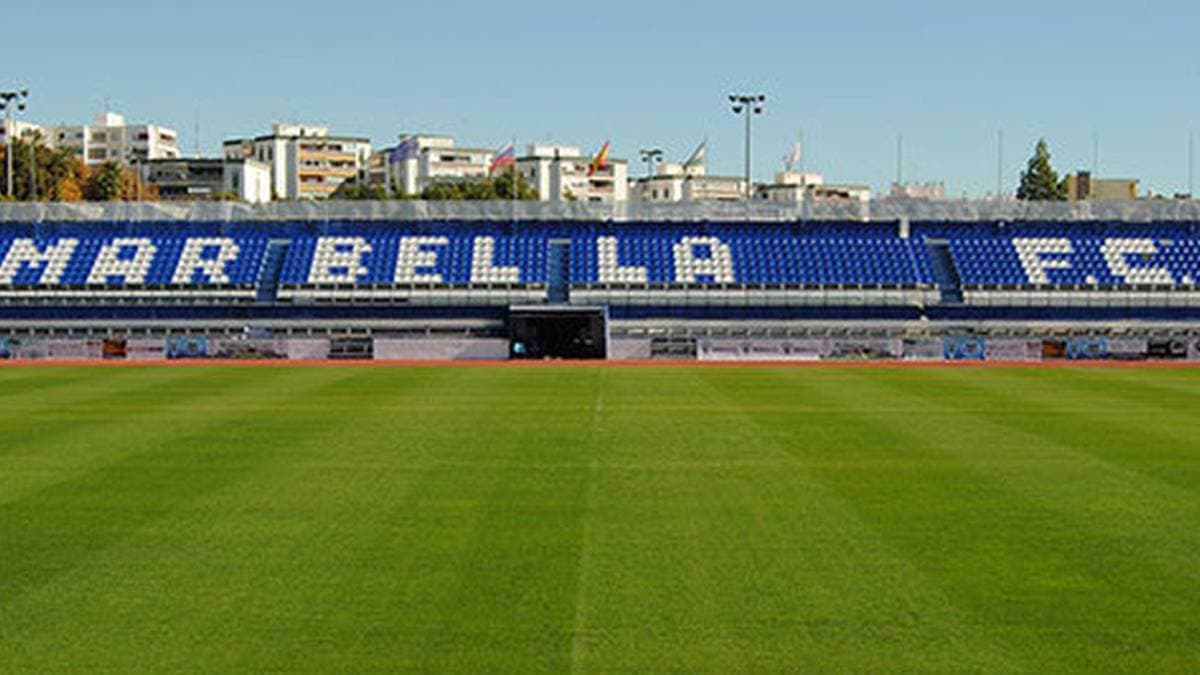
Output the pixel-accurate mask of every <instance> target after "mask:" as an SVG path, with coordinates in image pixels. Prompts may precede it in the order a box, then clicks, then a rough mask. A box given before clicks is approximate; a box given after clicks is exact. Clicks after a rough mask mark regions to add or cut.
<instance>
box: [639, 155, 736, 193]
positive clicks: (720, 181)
mask: <svg viewBox="0 0 1200 675" xmlns="http://www.w3.org/2000/svg"><path fill="white" fill-rule="evenodd" d="M632 194H633V196H634V198H635V199H638V200H641V201H646V202H700V201H736V200H739V199H745V198H746V181H745V179H744V178H742V177H741V176H709V175H707V173H706V171H705V168H704V166H703V165H697V166H690V167H685V166H683V165H680V164H674V163H664V164H659V165H658V167H657V170H656V171H655V174H654V175H653V176H649V177H645V178H638V179H636V180H635V181H634V185H633V190H632Z"/></svg>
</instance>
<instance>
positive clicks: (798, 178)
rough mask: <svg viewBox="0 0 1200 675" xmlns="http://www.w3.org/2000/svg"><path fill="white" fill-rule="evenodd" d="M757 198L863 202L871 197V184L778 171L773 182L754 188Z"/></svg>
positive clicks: (818, 175) (773, 200) (793, 200)
mask: <svg viewBox="0 0 1200 675" xmlns="http://www.w3.org/2000/svg"><path fill="white" fill-rule="evenodd" d="M756 194H757V197H758V198H759V199H765V200H767V201H772V202H803V201H822V200H851V201H860V202H865V201H869V200H870V199H871V186H869V185H856V184H837V183H826V182H825V176H823V175H822V174H819V173H803V172H799V171H780V172H778V173H776V174H775V182H774V183H771V184H770V185H760V186H758V187H757V188H756Z"/></svg>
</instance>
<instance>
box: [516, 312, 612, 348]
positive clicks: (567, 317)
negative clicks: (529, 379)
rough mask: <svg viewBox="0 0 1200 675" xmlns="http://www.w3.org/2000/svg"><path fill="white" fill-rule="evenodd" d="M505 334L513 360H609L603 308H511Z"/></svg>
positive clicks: (606, 325)
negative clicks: (507, 336)
mask: <svg viewBox="0 0 1200 675" xmlns="http://www.w3.org/2000/svg"><path fill="white" fill-rule="evenodd" d="M508 331H509V356H510V357H511V358H514V359H603V358H607V356H608V313H607V312H606V311H605V309H604V308H602V307H547V306H538V307H513V308H512V309H510V310H509V313H508Z"/></svg>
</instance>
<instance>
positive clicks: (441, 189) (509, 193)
mask: <svg viewBox="0 0 1200 675" xmlns="http://www.w3.org/2000/svg"><path fill="white" fill-rule="evenodd" d="M514 174H515V175H516V185H517V194H516V198H517V199H518V200H526V201H528V200H535V199H537V198H538V194H537V190H534V189H533V186H531V185H530V184H529V183H526V182H525V178H524V177H523V176H521V175H520V174H518V173H516V172H514V171H508V172H504V173H501V174H499V175H497V176H485V177H483V178H474V179H461V180H438V181H434V182H433V183H430V184H429V186H428V187H426V188H425V189H424V190H423V191H422V192H421V199H428V200H431V201H447V200H471V201H475V200H501V201H507V200H511V199H513V176H514Z"/></svg>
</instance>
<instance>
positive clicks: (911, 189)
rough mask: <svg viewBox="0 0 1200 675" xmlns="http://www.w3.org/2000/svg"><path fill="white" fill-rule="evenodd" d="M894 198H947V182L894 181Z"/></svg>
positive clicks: (892, 195)
mask: <svg viewBox="0 0 1200 675" xmlns="http://www.w3.org/2000/svg"><path fill="white" fill-rule="evenodd" d="M888 197H891V198H892V199H934V200H936V199H945V198H946V184H945V183H892V191H891V192H890V193H889V194H888Z"/></svg>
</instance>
